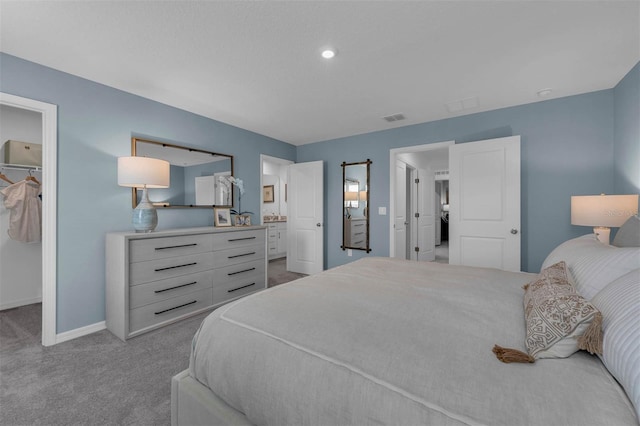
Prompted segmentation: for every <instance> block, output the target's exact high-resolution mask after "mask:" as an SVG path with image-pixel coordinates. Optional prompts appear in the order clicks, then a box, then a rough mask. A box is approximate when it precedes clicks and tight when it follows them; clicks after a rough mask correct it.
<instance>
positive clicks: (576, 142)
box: [297, 90, 614, 272]
mask: <svg viewBox="0 0 640 426" xmlns="http://www.w3.org/2000/svg"><path fill="white" fill-rule="evenodd" d="M613 96H614V92H613V90H604V91H599V92H593V93H588V94H585V95H579V96H571V97H565V98H560V99H554V100H548V101H544V102H538V103H534V104H529V105H523V106H517V107H511V108H505V109H500V110H495V111H490V112H484V113H478V114H472V115H466V116H462V117H457V118H452V119H447V120H439V121H434V122H429V123H423V124H418V125H413V126H407V127H401V128H397V129H393V130H388V131H381V132H375V133H368V134H364V135H359V136H353V137H348V138H341V139H336V140H331V141H325V142H319V143H314V144H309V145H304V146H300V147H298V157H297V161H298V162H303V161H311V160H324V161H325V209H326V212H325V232H326V239H325V241H326V243H325V261H326V267H328V268H331V267H334V266H337V265H340V264H343V263H347V262H349V261H352V260H353V259H355V258H359V257H363V256H388V255H389V216H380V215H378V207H381V206H384V207H387V212H388V207H389V203H390V201H389V150H390V149H392V148H399V147H406V146H412V145H422V144H427V143H435V142H442V141H448V140H455V141H456V142H458V143H459V142H469V141H475V140H482V139H489V138H497V137H504V136H511V135H520V136H521V150H522V226H521V229H522V231H521V232H522V262H521V264H522V268H523V270H525V271H532V272H537V271H539V269H540V265H541V264H542V262H543V260H544V258H545V257H546V255H547V254H548V253H549V252H550V251H551V250H552V249H553V248H554V247H555V246H557V245H558V244H559V243H561V242H562V241H565V240H567V239H569V238H572V237H575V236H578V235H582V234H585V233H587V232H589V230H588V229H587V228H584V227H577V226H572V225H571V224H570V197H571V195H578V194H599V193H601V192H605V193H613V189H614V182H613V133H614V132H613V123H614V118H613V104H614V100H613ZM367 158H370V159H371V160H372V161H373V164H372V165H371V188H370V197H371V201H370V205H369V212H370V215H371V227H370V229H371V238H370V239H371V247H372V249H373V251H372V252H371V253H370V254H368V255H367V254H365V253H364V252H361V251H354V252H353V257H347V254H346V252H343V251H341V250H336V248H338V247H340V244H341V229H342V228H341V224H340V220H341V218H342V215H341V211H342V209H341V201H342V199H341V192H340V191H341V187H342V181H341V179H342V175H341V170H340V164H341V163H342V162H343V161H346V162H356V161H364V160H366V159H367Z"/></svg>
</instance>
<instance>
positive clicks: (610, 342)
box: [591, 269, 640, 418]
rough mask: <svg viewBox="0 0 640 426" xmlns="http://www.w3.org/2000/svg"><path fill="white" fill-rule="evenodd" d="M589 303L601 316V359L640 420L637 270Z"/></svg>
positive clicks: (639, 278)
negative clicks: (620, 386)
mask: <svg viewBox="0 0 640 426" xmlns="http://www.w3.org/2000/svg"><path fill="white" fill-rule="evenodd" d="M591 302H592V303H593V304H594V305H595V306H596V307H597V308H598V309H599V310H600V312H602V330H603V342H602V355H601V356H600V358H601V359H602V362H603V363H604V365H605V366H606V367H607V369H608V370H609V372H610V373H611V374H612V375H613V376H614V377H615V378H616V379H617V380H618V382H619V383H620V384H621V385H622V387H623V388H624V389H625V391H626V392H627V396H628V397H629V399H630V400H631V402H633V405H634V407H635V409H636V414H637V415H638V418H640V269H636V270H633V271H630V272H628V273H627V274H626V275H623V276H621V277H619V278H618V279H616V280H614V281H613V282H611V283H610V284H609V285H607V286H606V287H605V288H603V289H602V290H601V291H600V292H599V293H598V294H596V295H595V296H594V297H593V300H592V301H591Z"/></svg>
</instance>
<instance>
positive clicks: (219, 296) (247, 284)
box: [213, 268, 265, 304]
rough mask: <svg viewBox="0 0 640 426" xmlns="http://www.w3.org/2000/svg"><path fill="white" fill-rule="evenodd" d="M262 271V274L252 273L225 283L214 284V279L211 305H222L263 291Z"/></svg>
mask: <svg viewBox="0 0 640 426" xmlns="http://www.w3.org/2000/svg"><path fill="white" fill-rule="evenodd" d="M262 270H263V272H262V273H260V272H256V271H253V272H250V273H247V274H243V275H242V276H238V277H235V278H233V279H232V280H229V281H226V282H215V279H214V285H213V303H214V304H218V303H222V302H224V301H225V300H229V299H233V298H236V297H239V296H242V295H245V294H248V293H252V292H254V291H257V290H264V289H265V283H264V268H263V269H262Z"/></svg>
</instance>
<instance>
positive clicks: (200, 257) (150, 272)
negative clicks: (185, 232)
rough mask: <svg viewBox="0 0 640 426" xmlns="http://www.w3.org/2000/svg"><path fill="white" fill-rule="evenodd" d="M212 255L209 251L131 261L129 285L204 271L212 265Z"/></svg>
mask: <svg viewBox="0 0 640 426" xmlns="http://www.w3.org/2000/svg"><path fill="white" fill-rule="evenodd" d="M213 256H214V255H213V254H212V253H211V252H209V253H201V254H192V255H189V256H181V257H171V258H168V259H159V260H148V261H146V262H137V263H132V264H131V265H130V266H129V275H130V277H129V285H131V286H134V285H138V284H143V283H148V282H151V281H157V280H162V279H165V278H171V277H177V276H180V275H187V274H192V273H194V272H202V271H206V270H208V269H211V267H212V266H213V265H212V264H213Z"/></svg>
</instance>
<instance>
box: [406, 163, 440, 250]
mask: <svg viewBox="0 0 640 426" xmlns="http://www.w3.org/2000/svg"><path fill="white" fill-rule="evenodd" d="M434 192H435V177H434V174H433V172H431V171H430V170H425V169H418V178H417V182H416V191H415V194H416V195H415V200H416V206H417V212H416V213H417V216H418V217H417V218H416V219H415V220H416V222H417V226H416V232H417V234H418V235H417V248H418V249H417V250H416V251H415V257H414V256H413V255H412V256H411V258H412V259H416V260H418V261H422V262H432V261H434V260H436V247H435V245H436V244H435V240H436V235H435V231H436V230H435V203H434V201H435V198H434Z"/></svg>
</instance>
